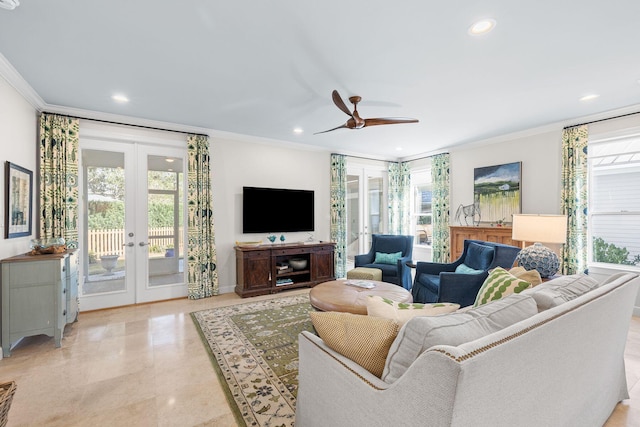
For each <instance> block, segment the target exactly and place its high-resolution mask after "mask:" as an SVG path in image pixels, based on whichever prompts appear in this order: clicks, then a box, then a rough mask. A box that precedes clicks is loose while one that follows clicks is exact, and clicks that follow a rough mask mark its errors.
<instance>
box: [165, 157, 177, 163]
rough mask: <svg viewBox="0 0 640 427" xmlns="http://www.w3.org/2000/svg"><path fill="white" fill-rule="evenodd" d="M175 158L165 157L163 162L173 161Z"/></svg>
mask: <svg viewBox="0 0 640 427" xmlns="http://www.w3.org/2000/svg"><path fill="white" fill-rule="evenodd" d="M174 160H175V159H172V158H171V157H167V158H166V159H164V161H165V162H168V163H173V162H174Z"/></svg>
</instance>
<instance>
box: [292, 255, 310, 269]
mask: <svg viewBox="0 0 640 427" xmlns="http://www.w3.org/2000/svg"><path fill="white" fill-rule="evenodd" d="M289 265H290V266H291V267H292V268H293V269H294V270H304V269H305V268H307V260H306V259H303V258H292V259H290V260H289Z"/></svg>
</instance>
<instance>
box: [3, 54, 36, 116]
mask: <svg viewBox="0 0 640 427" xmlns="http://www.w3.org/2000/svg"><path fill="white" fill-rule="evenodd" d="M0 76H2V77H3V78H4V79H5V80H6V81H7V83H9V84H10V85H11V86H12V87H13V88H14V89H15V90H16V91H18V93H19V94H20V95H22V97H23V98H24V99H25V100H26V101H27V102H28V103H29V104H31V106H32V107H33V108H35V109H36V110H38V111H43V110H44V107H45V106H46V103H45V102H44V100H43V99H42V98H41V97H40V95H38V93H37V92H36V91H35V90H33V88H32V87H31V85H29V83H27V81H26V80H25V79H24V78H23V77H22V76H21V75H20V73H19V72H18V70H16V69H15V68H14V67H13V65H11V63H10V62H9V61H8V60H7V58H5V57H4V55H3V54H2V53H0Z"/></svg>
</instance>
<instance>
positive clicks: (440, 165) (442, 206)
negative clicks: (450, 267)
mask: <svg viewBox="0 0 640 427" xmlns="http://www.w3.org/2000/svg"><path fill="white" fill-rule="evenodd" d="M431 180H432V183H433V184H432V185H433V196H432V198H431V212H432V223H433V243H432V251H433V252H432V253H433V262H449V185H450V183H449V153H443V154H438V155H435V156H433V157H431Z"/></svg>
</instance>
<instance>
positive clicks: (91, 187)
mask: <svg viewBox="0 0 640 427" xmlns="http://www.w3.org/2000/svg"><path fill="white" fill-rule="evenodd" d="M82 164H83V169H84V170H83V172H84V174H85V177H86V178H85V180H84V185H85V189H84V190H85V191H84V193H85V194H86V195H87V202H86V203H85V205H84V206H85V212H84V214H85V217H86V218H87V221H86V227H87V233H85V236H86V237H85V239H86V240H87V241H86V242H85V245H84V248H85V249H86V251H87V253H86V254H84V256H83V257H82V259H83V262H84V272H85V280H84V284H83V287H82V290H81V292H82V294H83V295H92V294H98V293H106V292H117V291H123V290H125V289H126V284H125V262H126V257H125V255H126V251H125V246H124V244H125V243H126V240H125V230H124V224H125V222H124V221H125V202H124V201H125V170H124V153H116V152H110V151H99V150H82Z"/></svg>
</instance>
